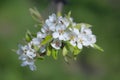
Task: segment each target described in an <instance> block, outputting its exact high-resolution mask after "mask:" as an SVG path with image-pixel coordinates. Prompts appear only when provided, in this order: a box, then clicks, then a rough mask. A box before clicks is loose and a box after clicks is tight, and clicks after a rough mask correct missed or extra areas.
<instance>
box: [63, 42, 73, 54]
mask: <svg viewBox="0 0 120 80" xmlns="http://www.w3.org/2000/svg"><path fill="white" fill-rule="evenodd" d="M65 45H66V49H67V50H68V51H69V52H70V53H73V51H74V47H73V46H72V45H71V44H70V43H69V42H66V43H65Z"/></svg>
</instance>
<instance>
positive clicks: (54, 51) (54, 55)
mask: <svg viewBox="0 0 120 80" xmlns="http://www.w3.org/2000/svg"><path fill="white" fill-rule="evenodd" d="M57 54H58V51H57V50H55V49H52V56H53V58H54V59H57Z"/></svg>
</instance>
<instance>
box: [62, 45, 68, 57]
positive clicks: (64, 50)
mask: <svg viewBox="0 0 120 80" xmlns="http://www.w3.org/2000/svg"><path fill="white" fill-rule="evenodd" d="M62 53H63V56H66V55H67V53H68V50H67V49H66V47H65V46H64V47H63V52H62Z"/></svg>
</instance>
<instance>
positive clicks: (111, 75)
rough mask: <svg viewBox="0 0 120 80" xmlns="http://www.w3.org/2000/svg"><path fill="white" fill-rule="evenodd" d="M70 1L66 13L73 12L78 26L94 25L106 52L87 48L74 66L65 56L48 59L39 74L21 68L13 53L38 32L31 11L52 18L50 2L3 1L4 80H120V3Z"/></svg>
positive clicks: (0, 69) (0, 60) (0, 58)
mask: <svg viewBox="0 0 120 80" xmlns="http://www.w3.org/2000/svg"><path fill="white" fill-rule="evenodd" d="M68 1H69V2H68V4H67V5H66V6H64V10H63V12H64V13H67V12H68V11H72V17H73V18H74V21H75V22H86V23H89V24H91V25H93V27H92V30H93V32H94V34H96V36H97V44H98V45H99V46H101V47H102V48H103V49H104V50H105V51H104V52H99V51H97V50H94V49H92V48H85V49H84V50H83V52H82V53H81V54H80V55H79V57H78V60H77V61H70V65H67V64H66V63H65V62H64V61H63V58H62V57H61V56H59V59H58V60H53V59H52V57H46V59H45V60H44V61H40V60H38V61H37V62H36V65H37V71H35V72H32V71H30V70H29V68H28V67H21V66H20V64H21V62H20V61H19V60H18V55H17V54H16V53H15V52H12V51H11V49H17V44H18V43H19V42H22V40H23V38H24V34H25V32H26V30H27V29H29V30H30V31H32V32H36V31H38V30H37V29H36V28H35V27H34V25H35V24H36V22H35V21H34V20H33V19H32V18H31V15H30V13H29V8H33V7H37V8H38V10H39V11H40V12H41V13H42V14H43V15H44V16H45V14H46V16H48V15H47V14H49V13H51V12H52V10H51V8H50V7H51V6H50V0H0V80H120V1H119V0H68ZM52 8H54V7H52ZM50 11H51V12H50Z"/></svg>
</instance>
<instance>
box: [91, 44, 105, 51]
mask: <svg viewBox="0 0 120 80" xmlns="http://www.w3.org/2000/svg"><path fill="white" fill-rule="evenodd" d="M93 46H94V48H95V49H97V50H99V51H102V52H103V51H104V50H103V49H102V48H101V47H99V46H98V45H97V44H94V45H93Z"/></svg>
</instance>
